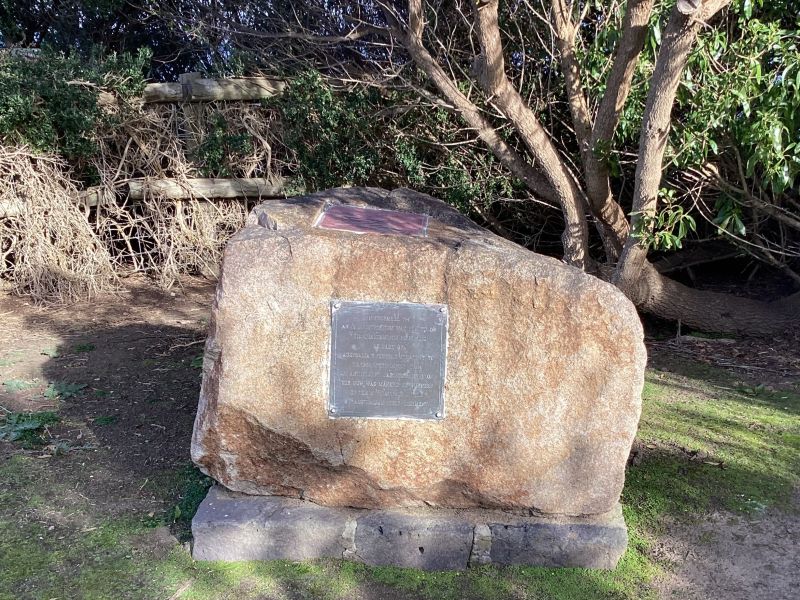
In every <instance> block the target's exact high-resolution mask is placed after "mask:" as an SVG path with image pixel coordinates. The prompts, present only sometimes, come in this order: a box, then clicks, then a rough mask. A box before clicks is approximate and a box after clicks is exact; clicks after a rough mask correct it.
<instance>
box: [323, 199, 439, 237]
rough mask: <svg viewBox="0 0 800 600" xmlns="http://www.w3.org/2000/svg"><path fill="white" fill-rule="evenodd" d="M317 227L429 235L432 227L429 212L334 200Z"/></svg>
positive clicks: (356, 231) (357, 231) (362, 231)
mask: <svg viewBox="0 0 800 600" xmlns="http://www.w3.org/2000/svg"><path fill="white" fill-rule="evenodd" d="M317 227H321V228H322V229H338V230H340V231H350V232H353V233H390V234H395V235H417V236H425V235H426V234H427V230H428V215H421V214H419V213H407V212H401V211H399V210H383V209H378V208H363V207H361V206H348V205H344V204H334V205H333V206H329V207H328V208H327V209H326V210H325V212H324V213H322V215H321V216H320V218H319V220H318V222H317Z"/></svg>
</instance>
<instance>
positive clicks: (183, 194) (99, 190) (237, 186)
mask: <svg viewBox="0 0 800 600" xmlns="http://www.w3.org/2000/svg"><path fill="white" fill-rule="evenodd" d="M283 190H284V188H283V182H282V181H270V180H267V179H265V178H263V177H250V178H238V179H219V178H218V179H201V178H194V179H180V180H178V179H140V180H133V181H131V182H129V183H128V198H130V199H131V200H133V201H137V202H138V201H141V200H143V199H144V198H145V197H146V196H155V197H158V198H167V199H170V200H181V199H188V198H197V199H214V198H263V199H265V200H266V199H269V198H283V197H284V191H283ZM104 201H108V202H113V201H114V198H113V193H111V192H109V190H107V189H106V188H103V187H92V188H89V189H87V190H84V191H82V192H80V193H79V194H78V197H77V198H76V204H77V205H78V206H83V207H87V206H88V207H93V206H97V205H98V204H100V203H101V202H104ZM24 210H25V206H24V204H22V203H21V202H16V203H9V202H4V203H0V219H3V218H7V217H16V216H19V215H20V214H22V212H23V211H24Z"/></svg>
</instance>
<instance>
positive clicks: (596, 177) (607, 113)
mask: <svg viewBox="0 0 800 600" xmlns="http://www.w3.org/2000/svg"><path fill="white" fill-rule="evenodd" d="M652 10H653V0H629V2H628V4H627V6H626V9H625V17H624V19H623V21H622V35H621V37H620V40H619V43H618V44H617V48H616V50H615V52H614V59H613V64H612V67H611V72H610V73H609V76H608V80H607V81H606V91H605V93H604V94H603V98H602V99H601V100H600V105H599V107H598V109H597V114H596V116H595V120H594V126H593V128H592V132H591V137H590V139H589V142H588V146H587V148H586V152H585V154H584V157H583V158H584V168H585V173H586V194H587V196H588V197H589V203H590V204H591V206H592V211H593V212H594V214H595V216H596V217H597V218H598V220H599V221H600V223H601V224H602V226H603V230H604V242H606V254H607V256H608V259H609V261H610V262H613V261H615V260H616V259H617V258H618V257H619V254H620V252H621V251H622V247H623V245H624V244H625V240H626V239H627V237H628V233H629V231H630V228H629V226H628V220H627V219H626V217H625V213H624V212H623V210H622V207H620V205H619V204H618V203H617V202H616V200H614V197H613V195H612V193H611V186H610V183H609V173H608V164H607V162H606V156H604V154H605V153H606V152H608V151H609V149H610V147H611V140H612V139H613V137H614V131H615V130H616V128H617V125H618V124H619V118H620V115H621V114H622V109H623V108H624V107H625V101H626V100H627V99H628V94H629V93H630V90H631V81H632V80H633V74H634V71H635V70H636V63H637V62H638V59H639V54H640V53H641V51H642V47H643V46H644V41H645V38H646V36H647V25H648V22H649V20H650V13H651V12H652Z"/></svg>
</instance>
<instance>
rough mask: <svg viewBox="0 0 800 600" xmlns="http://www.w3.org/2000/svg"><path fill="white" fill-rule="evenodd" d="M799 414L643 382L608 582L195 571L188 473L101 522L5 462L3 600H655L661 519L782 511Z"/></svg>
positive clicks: (746, 398)
mask: <svg viewBox="0 0 800 600" xmlns="http://www.w3.org/2000/svg"><path fill="white" fill-rule="evenodd" d="M798 414H800V396H799V395H798V393H797V392H796V391H783V390H777V391H770V390H768V389H767V388H765V387H763V386H762V387H759V386H753V387H741V386H740V387H738V388H737V386H736V385H734V384H732V383H731V381H730V379H729V376H728V375H726V374H725V373H723V372H718V371H709V370H707V369H699V368H698V367H696V366H693V365H684V366H683V367H682V369H681V373H667V372H661V371H655V370H650V371H648V375H647V382H646V385H645V390H644V410H643V415H642V420H641V425H640V432H639V437H638V442H637V447H639V448H640V449H641V454H640V457H639V460H638V461H637V463H636V464H635V465H634V466H632V467H630V468H629V472H628V476H627V483H626V487H625V490H624V493H623V504H624V512H625V518H626V521H627V523H628V525H629V530H630V545H629V548H628V551H627V552H626V554H625V555H624V557H623V558H622V560H621V562H620V564H619V566H618V567H617V569H616V570H614V571H612V572H602V571H589V570H583V569H562V570H553V569H543V568H528V567H514V568H495V567H481V568H479V569H474V570H470V571H468V572H464V573H456V572H435V573H426V572H421V571H416V570H413V569H399V568H389V567H367V566H364V565H360V564H356V563H349V562H343V561H316V562H312V563H300V564H294V563H288V562H281V561H276V562H268V563H265V562H241V563H232V564H224V563H194V562H192V560H191V558H190V556H189V554H188V552H187V551H186V550H185V548H184V547H183V546H181V545H179V544H178V545H176V544H174V543H172V544H169V543H168V544H166V545H164V544H159V540H160V539H163V538H164V531H165V530H164V528H165V527H170V528H171V530H172V533H173V534H175V535H177V536H178V537H179V538H185V537H186V536H187V535H188V530H189V523H190V520H191V516H192V515H193V514H194V511H195V510H196V507H197V505H198V503H199V502H200V500H201V499H202V498H203V496H204V494H205V492H206V489H207V487H208V485H209V484H210V480H209V479H208V478H206V477H205V476H203V475H202V474H201V473H199V472H198V471H197V470H196V469H194V468H193V467H188V466H187V467H186V468H185V469H180V470H178V471H175V472H167V473H162V474H160V475H158V474H155V475H154V479H153V483H152V484H151V485H152V489H153V490H156V491H155V492H154V494H156V495H159V494H160V496H159V498H160V499H161V500H162V501H163V502H164V506H165V508H164V509H163V511H161V512H158V511H157V512H154V513H150V514H147V515H145V514H144V513H141V512H139V513H133V512H132V511H129V512H126V511H125V510H123V511H121V512H119V511H117V512H114V513H113V514H105V513H103V512H102V511H100V512H99V509H98V508H97V506H96V505H94V504H93V503H92V502H91V501H90V500H89V499H88V498H83V497H81V496H76V495H75V494H74V493H73V489H74V488H75V485H76V481H63V480H62V479H63V478H61V477H59V476H58V475H57V474H56V473H55V472H54V471H53V470H52V469H49V468H48V465H47V464H46V462H45V461H42V460H37V459H35V458H33V457H31V456H27V455H15V456H13V457H12V458H10V459H9V460H6V461H4V462H3V463H0V481H4V482H6V484H5V485H3V486H0V557H2V558H0V563H2V564H1V565H0V567H2V568H0V599H11V598H15V599H17V598H20V599H24V598H51V597H58V598H73V597H75V598H78V597H80V598H86V599H92V598H98V599H99V598H132V599H136V598H156V597H159V598H169V597H170V596H172V595H173V594H174V593H175V592H176V590H183V591H182V593H181V595H180V598H181V599H182V600H191V599H195V600H205V599H212V598H213V599H216V598H236V599H237V600H239V599H242V600H244V599H247V598H263V597H269V598H313V599H321V600H329V599H330V600H335V599H343V598H351V597H368V598H374V597H386V598H400V597H409V598H426V599H431V600H433V599H436V600H439V599H441V600H447V599H453V600H456V599H461V598H475V599H478V598H480V599H486V600H492V599H498V600H499V599H504V598H533V599H545V598H546V599H554V600H583V599H586V600H589V599H598V598H606V599H615V600H624V599H646V598H651V597H654V592H653V591H652V590H651V589H650V588H649V585H648V584H649V583H650V582H651V581H652V580H653V578H654V577H655V576H656V575H657V574H658V573H659V572H660V570H661V569H663V566H661V565H659V564H657V563H656V562H654V560H653V559H652V558H651V557H650V552H649V548H650V547H651V546H652V545H653V544H654V542H655V541H656V540H657V539H658V536H659V532H660V531H661V528H662V525H661V523H663V520H664V518H665V517H671V518H679V519H695V518H702V516H703V515H704V514H707V513H709V512H710V511H713V510H717V509H727V510H731V511H735V512H740V513H754V512H756V513H757V512H760V511H763V510H765V509H766V508H768V507H773V506H778V507H780V506H786V504H787V502H788V500H789V498H790V495H791V492H792V488H793V486H796V485H797V483H798V473H800V419H798ZM95 422H97V419H95ZM51 460H56V459H51ZM87 468H89V469H90V468H91V466H89V467H87ZM81 477H82V480H84V481H85V480H87V479H86V477H88V475H86V474H84V475H82V476H81ZM148 489H150V488H148ZM54 513H55V514H54ZM53 525H55V527H54V529H51V527H52V526H53Z"/></svg>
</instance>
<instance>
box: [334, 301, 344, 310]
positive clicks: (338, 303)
mask: <svg viewBox="0 0 800 600" xmlns="http://www.w3.org/2000/svg"><path fill="white" fill-rule="evenodd" d="M333 308H334V310H336V309H337V308H342V303H341V302H334V303H333Z"/></svg>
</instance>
